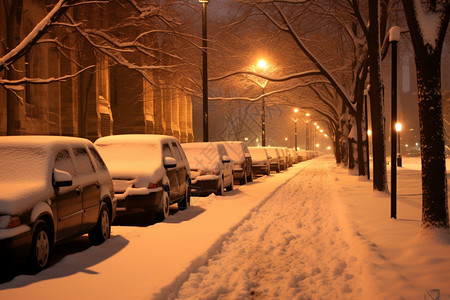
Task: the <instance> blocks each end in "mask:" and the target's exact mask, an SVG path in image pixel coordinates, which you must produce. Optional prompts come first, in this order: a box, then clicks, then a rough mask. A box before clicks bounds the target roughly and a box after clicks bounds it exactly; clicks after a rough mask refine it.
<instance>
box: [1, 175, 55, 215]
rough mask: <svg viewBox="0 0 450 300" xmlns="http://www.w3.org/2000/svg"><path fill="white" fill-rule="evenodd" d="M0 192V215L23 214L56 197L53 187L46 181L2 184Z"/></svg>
mask: <svg viewBox="0 0 450 300" xmlns="http://www.w3.org/2000/svg"><path fill="white" fill-rule="evenodd" d="M0 190H1V191H2V192H1V193H0V215H2V214H9V215H18V214H21V213H23V212H24V211H26V210H28V209H31V208H32V207H33V206H34V205H35V204H36V203H38V202H39V201H42V200H45V199H50V198H51V197H52V196H53V195H54V190H53V187H52V186H51V184H50V183H46V182H45V181H33V182H30V181H23V182H21V181H15V182H0Z"/></svg>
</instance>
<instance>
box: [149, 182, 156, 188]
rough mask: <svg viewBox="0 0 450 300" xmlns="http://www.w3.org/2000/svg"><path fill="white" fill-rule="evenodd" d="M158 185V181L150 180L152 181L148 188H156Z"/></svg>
mask: <svg viewBox="0 0 450 300" xmlns="http://www.w3.org/2000/svg"><path fill="white" fill-rule="evenodd" d="M157 187H158V185H157V184H156V183H151V182H150V183H149V184H148V188H149V189H155V188H157Z"/></svg>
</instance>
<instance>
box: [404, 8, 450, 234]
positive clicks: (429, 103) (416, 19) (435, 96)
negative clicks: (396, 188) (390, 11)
mask: <svg viewBox="0 0 450 300" xmlns="http://www.w3.org/2000/svg"><path fill="white" fill-rule="evenodd" d="M402 2H403V9H404V11H405V15H406V20H407V22H408V27H409V30H410V35H411V40H412V43H413V47H414V53H415V61H416V70H417V86H418V102H419V122H420V144H421V153H422V227H423V228H449V216H448V206H447V201H448V199H447V175H446V171H445V140H444V126H443V118H442V95H441V73H440V70H441V55H442V47H443V42H444V38H445V34H446V32H447V27H448V23H449V20H450V2H449V1H446V0H441V1H439V0H430V1H425V2H426V3H423V2H424V1H419V0H403V1H402Z"/></svg>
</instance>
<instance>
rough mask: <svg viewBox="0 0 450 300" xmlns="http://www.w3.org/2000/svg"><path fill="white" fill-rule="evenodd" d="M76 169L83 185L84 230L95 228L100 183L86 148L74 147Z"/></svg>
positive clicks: (98, 207) (81, 146)
mask: <svg viewBox="0 0 450 300" xmlns="http://www.w3.org/2000/svg"><path fill="white" fill-rule="evenodd" d="M73 153H74V158H75V167H76V170H77V174H78V179H79V181H80V185H81V199H82V203H83V221H82V230H83V231H85V230H88V229H89V228H91V227H93V226H95V224H96V223H97V218H98V214H99V209H100V183H99V182H98V178H97V175H96V173H95V170H94V166H93V163H92V161H91V158H90V156H89V154H88V151H87V149H86V147H84V146H83V145H80V146H76V147H73Z"/></svg>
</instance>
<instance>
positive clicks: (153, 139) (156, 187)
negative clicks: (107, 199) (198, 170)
mask: <svg viewBox="0 0 450 300" xmlns="http://www.w3.org/2000/svg"><path fill="white" fill-rule="evenodd" d="M94 144H95V146H96V147H97V149H98V151H99V152H100V154H101V155H102V157H103V158H104V160H105V162H106V165H107V166H108V169H109V170H110V172H111V176H112V179H113V184H114V191H115V197H116V198H117V210H118V211H119V212H124V211H133V210H144V211H146V212H147V213H148V215H150V217H155V218H156V221H162V220H164V219H165V218H167V217H168V216H169V206H170V205H171V204H174V203H178V208H179V209H186V208H187V207H188V206H189V205H190V197H191V191H190V188H189V186H190V178H191V171H190V169H189V163H188V161H187V158H186V156H185V154H184V151H183V149H182V148H181V146H180V144H179V142H178V140H177V139H176V138H174V137H171V136H166V135H152V134H123V135H113V136H107V137H102V138H99V139H98V140H96V141H95V143H94Z"/></svg>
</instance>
